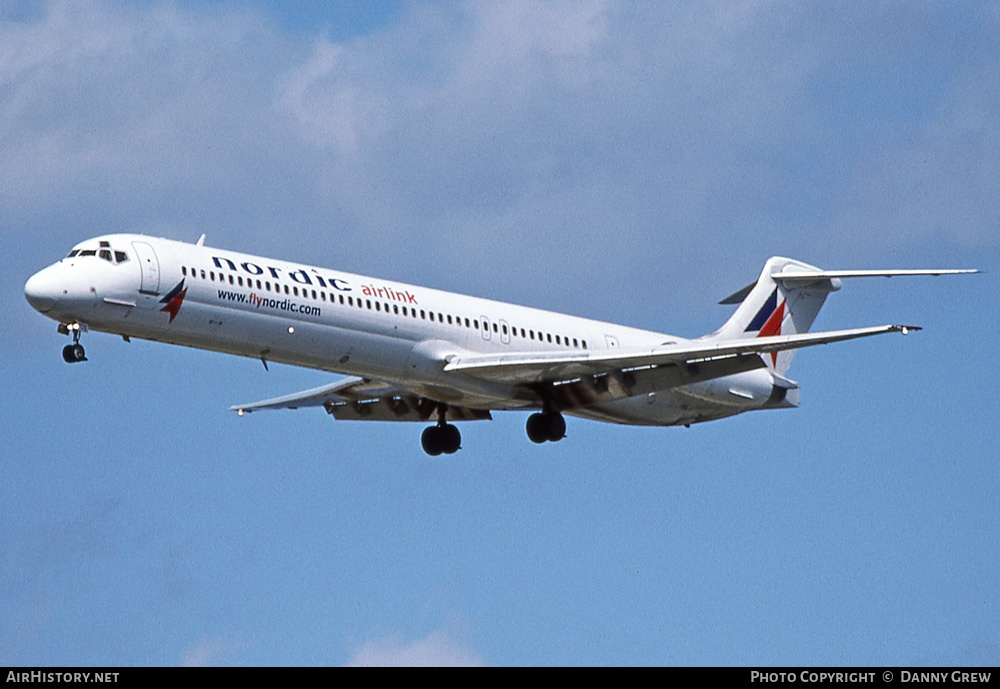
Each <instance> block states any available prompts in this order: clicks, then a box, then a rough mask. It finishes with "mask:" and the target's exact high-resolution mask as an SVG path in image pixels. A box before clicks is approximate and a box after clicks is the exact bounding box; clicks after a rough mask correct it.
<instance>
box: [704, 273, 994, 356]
mask: <svg viewBox="0 0 1000 689" xmlns="http://www.w3.org/2000/svg"><path fill="white" fill-rule="evenodd" d="M978 272H979V271H978V270H967V269H963V270H822V269H820V268H817V267H815V266H811V265H809V264H807V263H802V262H801V261H796V260H794V259H790V258H782V257H780V256H774V257H772V258H770V259H768V261H767V263H766V264H764V270H762V271H761V273H760V277H759V278H757V281H756V282H753V283H751V284H749V285H747V286H746V287H744V288H743V289H741V290H739V291H737V292H734V293H733V294H730V295H729V296H728V297H726V298H725V299H723V300H722V301H720V302H719V303H720V304H739V307H738V308H737V309H736V312H735V313H734V314H733V315H732V317H731V318H730V319H729V320H728V321H726V323H725V324H724V325H723V326H722V327H721V328H719V329H718V330H717V331H715V332H714V333H712V334H711V335H707V336H706V337H705V339H707V340H713V341H729V340H738V339H745V338H748V337H773V336H779V335H799V334H804V333H807V332H809V328H810V327H812V324H813V321H814V320H816V315H817V314H818V313H819V310H820V308H821V307H822V306H823V302H824V301H826V297H827V295H828V294H830V292H836V291H837V290H839V289H840V285H841V278H856V277H895V276H909V275H954V274H962V273H978ZM903 331H904V332H905V329H903ZM796 351H797V350H795V349H784V350H781V351H771V352H767V353H764V354H761V355H760V356H761V358H762V359H763V360H764V363H765V364H766V365H767V367H768V368H769V369H771V370H772V371H773V372H774V373H777V374H778V375H779V376H784V375H785V372H786V371H788V367H789V366H790V365H791V363H792V357H794V356H795V352H796Z"/></svg>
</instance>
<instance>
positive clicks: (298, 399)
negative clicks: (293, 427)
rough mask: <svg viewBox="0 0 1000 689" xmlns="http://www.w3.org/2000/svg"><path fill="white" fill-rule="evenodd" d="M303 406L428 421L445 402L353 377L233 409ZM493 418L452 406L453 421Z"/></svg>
mask: <svg viewBox="0 0 1000 689" xmlns="http://www.w3.org/2000/svg"><path fill="white" fill-rule="evenodd" d="M299 407H323V408H324V409H326V411H327V412H328V413H329V414H332V415H333V417H334V418H335V419H337V420H340V421H343V420H352V421H428V420H429V419H432V418H433V417H434V414H435V413H437V412H438V411H439V410H440V407H441V404H440V402H438V401H437V400H432V399H429V398H427V397H425V396H423V395H418V394H415V393H413V392H412V391H410V390H407V389H406V388H403V387H401V386H399V385H394V384H393V383H386V382H384V381H380V380H369V379H367V378H357V377H350V378H344V379H342V380H340V381H338V382H336V383H334V384H332V385H323V386H321V387H318V388H312V389H311V390H304V391H302V392H296V393H293V394H291V395H284V396H282V397H275V398H273V399H269V400H263V401H261V402H253V403H251V404H238V405H235V406H232V407H230V408H229V409H230V411H235V412H237V413H239V414H241V415H242V414H243V413H244V412H246V413H249V412H253V411H261V410H264V409H298V408H299ZM489 418H490V412H489V411H488V410H483V409H471V408H468V407H463V406H460V405H454V404H449V405H448V419H449V420H450V421H474V420H479V419H489Z"/></svg>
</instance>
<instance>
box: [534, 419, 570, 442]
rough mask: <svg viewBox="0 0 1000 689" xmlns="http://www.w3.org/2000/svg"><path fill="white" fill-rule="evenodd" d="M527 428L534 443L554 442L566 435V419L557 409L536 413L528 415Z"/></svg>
mask: <svg viewBox="0 0 1000 689" xmlns="http://www.w3.org/2000/svg"><path fill="white" fill-rule="evenodd" d="M525 430H526V431H528V438H529V439H530V440H531V442H533V443H544V442H545V441H546V440H548V441H549V442H552V443H554V442H557V441H559V440H562V439H563V438H565V437H566V419H564V418H563V415H562V414H560V413H559V412H557V411H554V412H549V411H547V412H542V413H535V414H532V415H531V416H529V417H528V423H527V425H526V426H525Z"/></svg>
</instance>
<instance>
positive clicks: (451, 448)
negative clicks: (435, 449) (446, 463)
mask: <svg viewBox="0 0 1000 689" xmlns="http://www.w3.org/2000/svg"><path fill="white" fill-rule="evenodd" d="M440 435H441V451H442V452H444V453H445V454H446V455H453V454H455V453H456V452H458V450H459V448H461V447H462V434H461V433H459V431H458V428H456V427H455V426H453V425H451V424H450V423H449V424H445V425H444V426H441V427H440Z"/></svg>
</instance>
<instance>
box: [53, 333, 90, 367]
mask: <svg viewBox="0 0 1000 689" xmlns="http://www.w3.org/2000/svg"><path fill="white" fill-rule="evenodd" d="M81 330H82V329H81V327H80V324H79V323H71V324H69V325H62V324H60V326H59V331H60V332H66V333H73V344H69V345H66V346H65V347H63V352H62V354H63V361H65V362H66V363H67V364H75V363H77V362H80V361H86V360H87V354H86V352H84V351H83V345H82V344H80V332H81Z"/></svg>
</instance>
